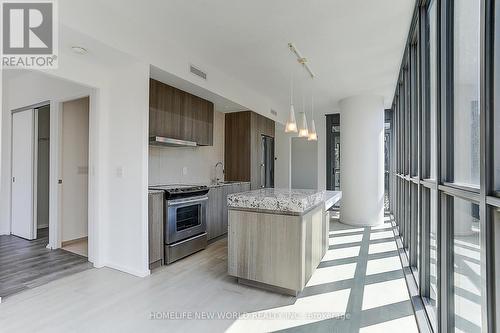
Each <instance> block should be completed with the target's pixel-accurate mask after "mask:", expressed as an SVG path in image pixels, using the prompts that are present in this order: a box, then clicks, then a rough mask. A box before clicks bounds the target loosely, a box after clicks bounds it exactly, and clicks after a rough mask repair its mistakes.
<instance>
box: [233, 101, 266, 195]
mask: <svg viewBox="0 0 500 333" xmlns="http://www.w3.org/2000/svg"><path fill="white" fill-rule="evenodd" d="M274 132H275V129H274V120H272V119H269V118H266V117H264V116H261V115H260V114H258V113H255V112H252V111H243V112H233V113H226V115H225V130H224V133H225V140H224V142H225V149H224V164H225V165H224V171H225V174H224V179H225V180H231V181H244V182H251V186H252V189H256V188H259V187H260V176H261V167H260V164H261V155H262V146H261V138H262V135H267V136H270V137H273V138H274V135H275V133H274Z"/></svg>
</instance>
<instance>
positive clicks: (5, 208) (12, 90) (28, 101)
mask: <svg viewBox="0 0 500 333" xmlns="http://www.w3.org/2000/svg"><path fill="white" fill-rule="evenodd" d="M12 74H14V75H15V76H13V75H12ZM3 81H4V82H3V84H2V88H3V100H2V106H3V107H2V114H1V116H2V143H1V146H2V160H1V164H2V167H1V168H2V173H1V175H0V185H1V186H0V234H10V179H11V174H10V163H11V159H10V157H11V121H12V117H11V111H12V110H15V109H18V108H22V107H26V106H30V105H33V104H37V103H40V102H44V101H49V100H50V101H54V102H55V101H58V100H62V99H65V98H69V97H73V96H78V95H83V94H90V89H89V88H88V87H85V86H82V85H78V84H74V83H72V82H68V81H62V80H58V79H54V78H52V77H49V76H47V75H44V74H41V73H36V72H24V73H22V74H15V73H12V72H11V73H4V80H3ZM50 114H51V117H50V118H51V120H50V121H51V127H53V125H55V124H54V121H55V120H56V118H57V116H56V108H51V110H50ZM56 123H57V122H56ZM53 130H54V129H53V128H51V132H52V131H53ZM51 143H52V142H51ZM52 147H53V146H52ZM51 150H53V149H51ZM52 153H53V151H52V152H51V155H52V156H53V154H52Z"/></svg>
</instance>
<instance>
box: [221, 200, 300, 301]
mask: <svg viewBox="0 0 500 333" xmlns="http://www.w3.org/2000/svg"><path fill="white" fill-rule="evenodd" d="M302 235H303V231H302V219H301V217H300V216H287V215H276V214H265V213H256V212H247V211H238V210H232V209H230V210H229V236H228V255H229V256H228V274H229V275H231V276H235V277H238V278H241V279H244V280H248V281H255V282H260V283H264V284H267V285H270V286H277V287H279V288H283V289H286V290H289V291H296V290H302V286H303V284H304V276H303V274H301V272H303V266H304V260H303V259H304V255H303V253H304V245H303V240H302Z"/></svg>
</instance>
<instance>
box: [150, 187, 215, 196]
mask: <svg viewBox="0 0 500 333" xmlns="http://www.w3.org/2000/svg"><path fill="white" fill-rule="evenodd" d="M149 189H151V190H161V191H165V195H166V199H175V198H185V197H191V196H193V197H194V196H199V195H204V194H207V193H208V190H209V189H208V187H207V186H204V185H186V184H167V185H154V186H150V187H149Z"/></svg>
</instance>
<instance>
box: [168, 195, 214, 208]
mask: <svg viewBox="0 0 500 333" xmlns="http://www.w3.org/2000/svg"><path fill="white" fill-rule="evenodd" d="M206 200H208V197H207V196H204V197H197V198H193V199H177V200H171V201H168V205H169V206H176V205H183V204H189V203H194V202H203V201H206Z"/></svg>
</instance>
